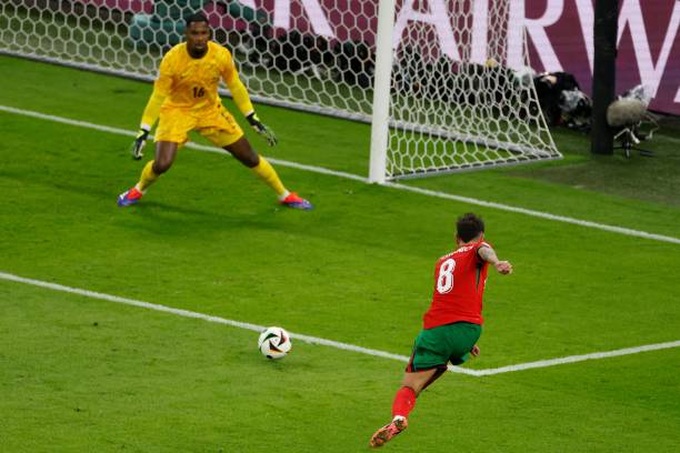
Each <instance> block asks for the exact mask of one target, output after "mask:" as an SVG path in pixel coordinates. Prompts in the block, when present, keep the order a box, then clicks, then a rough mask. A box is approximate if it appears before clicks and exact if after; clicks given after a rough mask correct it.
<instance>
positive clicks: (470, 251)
mask: <svg viewBox="0 0 680 453" xmlns="http://www.w3.org/2000/svg"><path fill="white" fill-rule="evenodd" d="M456 243H457V246H458V247H457V248H456V249H455V250H454V251H452V252H451V253H448V254H446V255H444V256H442V257H441V258H439V259H438V260H437V263H436V264H435V268H434V290H433V295H432V303H431V305H430V308H429V309H428V311H427V312H426V313H425V316H424V317H423V329H422V330H421V331H420V333H419V334H418V336H417V337H416V340H415V343H414V346H413V351H412V353H411V359H410V360H409V363H408V365H407V367H406V372H405V373H404V379H403V381H402V387H401V388H400V389H399V390H398V391H397V394H396V395H395V397H394V402H393V404H392V421H391V422H390V423H388V424H387V425H385V426H383V427H382V428H380V429H379V430H378V431H376V433H375V434H373V436H372V437H371V441H370V446H371V447H381V446H383V445H384V444H385V443H386V442H387V441H389V440H390V439H392V438H393V437H394V436H396V435H397V434H399V433H400V432H402V431H403V430H405V429H406V427H407V426H408V421H407V420H408V415H409V413H410V412H411V411H412V410H413V407H414V406H415V404H416V398H417V397H418V395H419V394H420V392H422V391H423V390H424V389H425V388H427V387H428V386H429V385H430V384H432V383H433V382H434V381H435V380H436V379H437V378H439V377H440V376H441V375H442V374H443V373H444V372H445V371H446V369H447V365H448V363H449V362H451V363H452V364H453V365H460V364H462V363H463V362H465V361H466V360H467V358H468V357H469V356H470V354H471V355H473V356H476V355H478V354H479V348H478V347H477V340H478V339H479V336H480V335H481V333H482V323H483V318H482V296H483V295H484V286H485V284H486V276H487V271H488V267H489V265H491V266H493V267H494V268H495V269H496V271H498V272H499V273H500V274H510V273H512V265H511V264H510V263H509V262H508V261H501V260H499V259H498V256H496V252H495V251H494V249H493V248H492V247H491V245H490V244H489V243H488V242H486V241H485V240H484V222H483V221H482V219H481V218H480V217H478V216H476V215H475V214H473V213H467V214H464V215H463V216H461V217H460V218H459V219H458V221H457V222H456Z"/></svg>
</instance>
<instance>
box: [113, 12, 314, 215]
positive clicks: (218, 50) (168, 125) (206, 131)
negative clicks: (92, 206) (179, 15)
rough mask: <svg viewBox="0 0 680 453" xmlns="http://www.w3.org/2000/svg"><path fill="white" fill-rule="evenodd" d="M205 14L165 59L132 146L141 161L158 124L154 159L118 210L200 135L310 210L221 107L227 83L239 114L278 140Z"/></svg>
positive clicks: (191, 21)
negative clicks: (220, 87)
mask: <svg viewBox="0 0 680 453" xmlns="http://www.w3.org/2000/svg"><path fill="white" fill-rule="evenodd" d="M210 35H211V30H210V27H209V25H208V19H207V18H206V17H205V16H204V15H203V14H200V13H199V14H193V15H191V16H189V17H187V18H186V31H185V38H186V42H183V43H180V44H177V45H176V46H174V47H173V48H172V49H170V51H168V53H167V54H166V55H165V56H164V57H163V59H162V60H161V65H160V69H159V74H158V78H157V79H156V81H155V83H154V89H153V93H152V94H151V97H150V99H149V101H148V103H147V105H146V108H145V109H144V114H143V115H142V121H141V126H140V131H139V134H138V135H137V138H136V139H135V141H134V143H133V146H132V155H133V157H134V158H135V159H141V158H142V152H143V149H144V145H145V143H146V140H147V138H148V136H149V131H150V130H151V128H152V127H153V125H154V124H155V123H156V120H158V127H157V128H156V133H155V136H154V140H155V142H156V155H155V158H154V160H151V161H149V162H147V164H146V165H145V166H144V169H143V170H142V174H141V177H140V179H139V182H137V184H135V186H134V187H132V188H131V189H129V190H127V191H126V192H124V193H122V194H121V195H119V196H118V206H130V205H133V204H135V203H137V202H138V201H139V200H140V199H141V198H142V196H143V195H144V193H145V192H146V190H147V189H148V187H149V186H150V185H151V184H153V183H154V182H155V181H156V180H157V179H158V177H159V176H160V175H162V174H163V173H165V172H166V171H168V170H169V169H170V167H171V166H172V164H173V162H174V160H175V156H176V155H177V151H178V150H179V148H180V147H181V146H182V145H183V144H184V143H186V141H187V140H188V133H189V132H190V131H194V130H195V131H197V132H199V133H200V134H201V135H203V136H204V137H205V138H207V139H208V140H210V142H212V143H213V144H215V145H216V146H218V147H220V148H223V149H225V150H226V151H228V152H229V153H231V154H232V155H233V156H234V157H235V158H236V159H238V160H239V162H241V163H242V164H243V165H245V166H246V167H248V168H250V169H251V170H252V171H253V172H254V173H255V174H256V175H257V176H258V177H259V178H261V179H262V180H263V181H264V182H265V183H266V184H267V185H268V186H269V187H271V188H272V190H274V192H275V193H276V195H277V196H278V199H279V203H281V204H282V205H284V206H288V207H290V208H295V209H311V208H312V205H311V203H309V201H307V200H305V199H304V198H301V197H299V196H298V195H297V194H296V193H294V192H290V191H288V190H287V189H286V187H285V186H284V185H283V183H282V182H281V180H280V179H279V176H278V175H277V173H276V171H275V170H274V168H273V167H272V166H271V164H270V163H269V162H268V161H267V160H266V159H265V158H264V157H262V156H260V155H258V153H257V152H256V151H255V150H254V149H253V148H252V146H251V145H250V142H248V140H247V139H246V138H245V135H244V133H243V130H242V129H241V127H240V126H239V125H238V124H237V123H236V120H235V119H234V117H233V116H232V115H231V114H230V113H229V112H228V111H227V110H226V109H225V108H224V107H223V105H222V101H221V99H220V97H219V93H218V84H219V82H220V80H224V82H225V83H226V84H227V87H228V88H229V90H230V92H231V94H232V97H233V99H234V102H235V103H236V106H237V107H238V109H239V111H240V112H241V113H242V114H243V115H244V116H245V117H246V118H247V120H248V122H249V123H250V125H251V126H252V127H253V128H254V129H255V130H256V131H257V132H258V133H259V134H260V135H262V136H263V137H264V138H265V139H266V140H267V142H268V144H269V145H270V146H274V145H275V144H276V142H277V140H276V136H275V135H274V133H273V132H272V130H271V129H269V128H268V127H267V126H265V125H264V124H263V123H262V122H261V121H260V119H259V118H258V117H257V115H256V114H255V110H254V109H253V105H252V103H251V101H250V97H249V96H248V92H247V90H246V87H245V86H244V85H243V83H242V82H241V79H240V78H239V75H238V72H237V70H236V66H235V64H234V60H233V58H232V55H231V52H229V51H228V50H227V49H225V48H224V47H222V46H220V45H219V44H217V43H215V42H214V41H212V40H211V39H210Z"/></svg>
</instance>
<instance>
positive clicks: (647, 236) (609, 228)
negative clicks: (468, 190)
mask: <svg viewBox="0 0 680 453" xmlns="http://www.w3.org/2000/svg"><path fill="white" fill-rule="evenodd" d="M0 111H4V112H8V113H14V114H16V115H23V116H29V117H32V118H39V119H42V120H46V121H54V122H57V123H61V124H68V125H71V126H76V127H84V128H87V129H94V130H98V131H102V132H109V133H111V134H117V135H126V136H128V137H134V136H135V135H136V132H131V131H128V130H125V129H118V128H115V127H109V126H102V125H99V124H94V123H89V122H86V121H78V120H72V119H68V118H63V117H60V116H54V115H47V114H44V113H40V112H34V111H31V110H24V109H18V108H14V107H9V106H5V105H0ZM186 146H187V147H188V148H193V149H199V150H201V151H208V152H214V153H219V154H227V153H226V152H225V151H223V150H221V149H219V148H215V147H212V146H205V145H199V144H196V143H187V145H186ZM269 160H270V161H271V162H273V163H274V164H276V165H280V166H282V167H289V168H296V169H299V170H304V171H309V172H312V173H321V174H324V175H330V176H337V177H340V178H345V179H352V180H355V181H360V182H364V183H367V184H368V178H365V177H363V176H359V175H354V174H351V173H345V172H341V171H335V170H329V169H327V168H323V167H317V166H314V165H304V164H299V163H296V162H290V161H286V160H279V159H274V158H269ZM385 186H386V187H392V188H394V189H398V190H405V191H410V192H414V193H418V194H421V195H426V196H429V197H437V198H444V199H447V200H454V201H460V202H463V203H468V204H472V205H476V206H484V207H487V208H492V209H498V210H501V211H508V212H513V213H516V214H523V215H527V216H531V217H537V218H541V219H546V220H552V221H555V222H563V223H569V224H572V225H579V226H582V227H586V228H593V229H598V230H604V231H608V232H610V233H617V234H623V235H626V236H635V237H640V238H644V239H651V240H654V241H661V242H669V243H672V244H680V238H676V237H672V236H664V235H661V234H654V233H648V232H646V231H639V230H633V229H631V228H624V227H618V226H614V225H606V224H602V223H597V222H591V221H588V220H579V219H575V218H572V217H565V216H561V215H555V214H550V213H547V212H541V211H534V210H531V209H525V208H520V207H516V206H510V205H505V204H501V203H494V202H491V201H484V200H477V199H475V198H468V197H462V196H459V195H452V194H448V193H445V192H437V191H434V190H427V189H420V188H418V187H411V186H407V185H404V184H398V183H391V182H388V183H385Z"/></svg>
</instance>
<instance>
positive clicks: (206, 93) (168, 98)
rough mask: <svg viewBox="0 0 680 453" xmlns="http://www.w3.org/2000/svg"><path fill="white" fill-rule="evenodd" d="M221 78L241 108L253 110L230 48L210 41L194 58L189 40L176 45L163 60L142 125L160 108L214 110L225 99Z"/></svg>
mask: <svg viewBox="0 0 680 453" xmlns="http://www.w3.org/2000/svg"><path fill="white" fill-rule="evenodd" d="M220 80H223V81H224V82H225V83H226V84H227V87H228V88H229V91H230V92H231V94H232V96H233V98H234V102H235V103H236V106H237V107H238V109H239V111H241V113H243V114H244V115H248V114H249V113H251V112H252V111H253V105H252V103H251V101H250V97H249V96H248V92H247V90H246V88H245V86H244V85H243V82H241V79H240V78H239V75H238V71H237V70H236V65H235V64H234V59H233V57H232V55H231V52H229V50H227V49H226V48H224V47H222V46H220V45H219V44H217V43H215V42H212V41H210V42H208V51H207V52H206V54H205V55H204V56H203V57H202V58H192V57H191V56H190V55H189V52H188V51H187V45H186V43H181V44H177V45H176V46H174V47H173V48H172V49H170V50H169V51H168V53H167V54H165V56H164V57H163V60H162V61H161V65H160V68H159V73H158V78H157V79H156V81H155V83H154V90H153V93H152V95H151V98H150V99H149V102H148V104H147V106H146V109H145V110H144V114H143V116H142V125H148V126H152V125H153V124H154V123H155V122H156V120H157V119H158V115H159V112H160V109H161V108H163V109H165V108H173V109H181V110H184V111H186V112H187V113H199V114H200V112H201V111H202V110H204V109H214V108H215V107H216V106H219V105H220V104H221V102H222V101H221V99H220V96H219V93H218V88H219V83H220Z"/></svg>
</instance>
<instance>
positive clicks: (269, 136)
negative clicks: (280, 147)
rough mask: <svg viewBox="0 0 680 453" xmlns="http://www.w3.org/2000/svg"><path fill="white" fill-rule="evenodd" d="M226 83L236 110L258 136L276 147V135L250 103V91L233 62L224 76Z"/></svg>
mask: <svg viewBox="0 0 680 453" xmlns="http://www.w3.org/2000/svg"><path fill="white" fill-rule="evenodd" d="M224 82H225V83H226V84H227V87H228V88H229V91H230V92H231V96H232V98H233V99H234V103H235V104H236V108H238V109H239V111H240V112H241V113H242V114H243V116H245V117H246V119H247V120H248V123H249V124H250V125H251V126H252V128H253V129H255V131H257V133H258V134H260V135H261V136H262V137H264V139H265V140H267V143H268V144H269V146H274V145H276V143H277V142H278V140H277V138H276V134H274V131H272V130H271V129H270V128H269V127H267V126H266V125H265V124H264V123H263V122H262V121H260V118H259V117H258V116H257V114H256V113H255V108H254V107H253V103H252V102H251V101H250V96H249V95H248V90H247V89H246V86H245V85H244V84H243V82H242V81H241V79H240V77H239V76H238V72H237V71H236V68H235V67H234V64H233V61H232V62H230V67H229V69H228V70H227V71H226V73H225V75H224Z"/></svg>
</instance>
